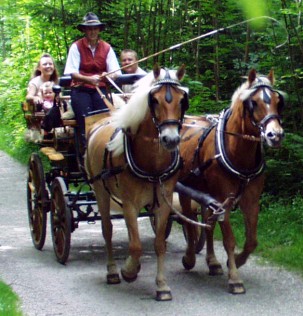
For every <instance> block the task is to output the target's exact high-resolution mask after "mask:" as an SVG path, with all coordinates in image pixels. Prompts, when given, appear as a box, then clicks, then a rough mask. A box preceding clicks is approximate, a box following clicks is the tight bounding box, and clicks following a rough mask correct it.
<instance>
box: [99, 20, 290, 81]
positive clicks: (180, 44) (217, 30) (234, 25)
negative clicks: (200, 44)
mask: <svg viewBox="0 0 303 316" xmlns="http://www.w3.org/2000/svg"><path fill="white" fill-rule="evenodd" d="M260 19H268V20H271V21H274V22H276V23H277V24H279V25H280V26H281V27H282V28H283V29H284V30H285V32H286V34H287V31H286V29H285V27H284V26H283V25H282V24H281V23H280V22H279V21H278V20H276V19H274V18H272V17H270V16H265V15H264V16H259V17H255V18H251V19H248V20H245V21H242V22H239V23H235V24H231V25H229V26H226V27H221V28H219V29H216V30H213V31H210V32H208V33H205V34H201V35H199V36H197V37H194V38H191V39H189V40H187V41H184V42H182V43H179V44H176V45H173V46H170V47H168V48H166V49H163V50H161V51H159V52H156V53H154V54H152V55H149V56H147V57H143V58H141V59H139V60H137V61H135V62H133V63H132V64H129V65H126V66H123V67H121V68H118V69H116V70H113V71H111V72H108V73H107V74H106V75H102V76H101V77H106V76H108V75H110V74H112V73H115V72H116V71H119V70H123V69H125V68H128V67H131V66H133V65H135V64H138V63H140V62H142V61H145V60H147V59H149V58H152V57H155V56H158V55H160V54H163V53H165V52H168V51H171V50H174V49H176V48H179V47H181V46H183V45H186V44H188V43H191V42H194V41H197V40H199V39H201V38H205V37H208V36H211V35H214V34H217V33H219V32H223V31H225V30H229V29H232V28H234V27H237V26H239V25H243V24H246V23H249V22H252V21H256V20H260ZM287 41H288V39H287V38H286V40H285V41H284V42H283V43H282V44H280V45H278V46H276V47H275V49H277V48H280V47H282V46H284V45H285V44H286V43H287Z"/></svg>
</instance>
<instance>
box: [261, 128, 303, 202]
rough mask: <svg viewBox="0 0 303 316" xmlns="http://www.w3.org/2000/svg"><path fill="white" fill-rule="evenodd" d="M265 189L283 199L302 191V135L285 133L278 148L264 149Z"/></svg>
mask: <svg viewBox="0 0 303 316" xmlns="http://www.w3.org/2000/svg"><path fill="white" fill-rule="evenodd" d="M266 163H267V171H266V174H267V178H266V182H265V191H266V192H268V193H269V194H272V195H278V196H279V197H283V198H284V199H288V198H289V197H291V196H294V195H297V194H302V193H303V178H302V173H301V170H303V137H302V136H299V135H296V134H291V133H287V134H286V137H285V139H284V140H283V144H282V146H281V147H280V148H279V149H268V150H267V151H266Z"/></svg>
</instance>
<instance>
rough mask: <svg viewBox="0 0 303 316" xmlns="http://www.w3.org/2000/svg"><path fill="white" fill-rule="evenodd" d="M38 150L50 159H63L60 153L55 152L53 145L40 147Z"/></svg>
mask: <svg viewBox="0 0 303 316" xmlns="http://www.w3.org/2000/svg"><path fill="white" fill-rule="evenodd" d="M40 151H41V152H42V153H43V154H44V155H46V156H47V157H48V158H49V159H50V160H52V161H60V160H64V156H63V155H62V153H59V152H57V151H56V149H55V148H53V147H42V148H41V149H40Z"/></svg>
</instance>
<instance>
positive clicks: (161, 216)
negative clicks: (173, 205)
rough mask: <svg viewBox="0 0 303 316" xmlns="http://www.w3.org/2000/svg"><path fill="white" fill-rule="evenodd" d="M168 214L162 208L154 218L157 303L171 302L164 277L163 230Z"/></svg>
mask: <svg viewBox="0 0 303 316" xmlns="http://www.w3.org/2000/svg"><path fill="white" fill-rule="evenodd" d="M169 214H170V209H169V208H168V207H166V205H165V206H162V208H160V209H158V210H157V211H156V212H155V216H156V221H155V222H156V237H155V243H154V248H155V253H156V255H157V276H156V284H157V295H156V300H157V301H170V300H172V295H171V290H170V288H169V286H168V284H167V281H166V278H165V275H164V259H165V253H166V241H165V230H166V225H167V220H168V217H169Z"/></svg>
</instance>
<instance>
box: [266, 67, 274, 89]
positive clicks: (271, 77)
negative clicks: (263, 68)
mask: <svg viewBox="0 0 303 316" xmlns="http://www.w3.org/2000/svg"><path fill="white" fill-rule="evenodd" d="M267 78H268V80H269V81H270V83H271V85H272V86H273V85H274V83H275V74H274V70H273V69H271V70H270V72H269V74H268V76H267Z"/></svg>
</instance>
